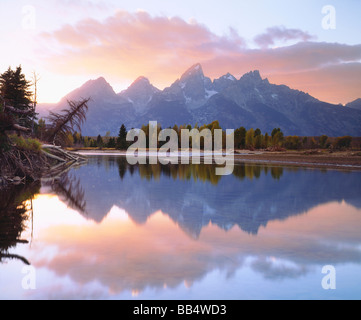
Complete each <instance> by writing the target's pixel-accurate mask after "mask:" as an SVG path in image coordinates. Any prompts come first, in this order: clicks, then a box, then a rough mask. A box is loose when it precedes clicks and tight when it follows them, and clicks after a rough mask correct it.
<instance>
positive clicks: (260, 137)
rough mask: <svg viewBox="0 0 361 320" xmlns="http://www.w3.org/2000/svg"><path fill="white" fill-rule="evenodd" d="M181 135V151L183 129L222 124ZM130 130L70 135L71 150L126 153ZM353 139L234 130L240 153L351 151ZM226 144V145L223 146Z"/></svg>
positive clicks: (147, 131)
mask: <svg viewBox="0 0 361 320" xmlns="http://www.w3.org/2000/svg"><path fill="white" fill-rule="evenodd" d="M169 129H173V130H174V131H175V132H176V133H177V134H178V138H179V141H178V147H179V148H181V131H182V130H183V129H187V130H192V129H197V130H199V131H200V132H201V131H202V130H203V129H209V130H210V131H211V133H212V135H213V132H214V130H215V129H222V128H221V126H220V124H219V122H218V121H213V122H212V123H210V124H204V125H203V126H201V127H199V126H198V124H196V125H194V126H192V125H190V124H188V125H180V126H178V125H174V126H173V127H169ZM141 130H143V131H144V132H145V135H146V137H147V147H149V141H150V139H151V137H150V136H149V135H150V128H149V124H147V125H143V126H142V127H141ZM161 130H162V127H161V126H160V125H158V127H157V130H156V131H154V132H155V133H156V134H157V135H159V132H160V131H161ZM127 133H128V130H127V129H126V126H125V125H124V124H122V125H121V127H120V129H119V134H118V136H117V137H112V136H110V132H108V133H107V134H106V135H105V136H101V135H98V136H97V137H96V138H95V137H88V136H85V137H83V136H82V135H81V134H80V133H79V132H75V133H74V134H72V135H70V136H69V139H68V140H69V142H70V144H69V145H68V146H69V147H73V146H76V147H85V148H109V149H118V150H126V149H127V148H128V147H129V146H130V145H131V144H132V143H133V142H129V141H127V140H126V137H127ZM225 136H226V133H225V131H223V138H224V139H225ZM352 141H353V138H352V137H351V136H344V137H338V138H332V137H328V136H326V135H322V136H321V137H302V136H285V135H284V133H283V132H282V130H281V129H280V128H274V129H273V130H272V132H271V133H270V134H269V133H267V132H266V133H264V134H263V133H262V131H261V129H259V128H257V129H253V128H251V129H248V130H247V129H246V128H245V127H240V128H237V129H236V130H234V146H235V149H236V150H261V149H262V150H269V151H282V150H284V149H287V150H302V149H331V150H332V149H336V150H342V149H349V148H350V147H351V146H352ZM157 143H158V144H157V147H158V148H160V147H161V146H162V145H163V144H164V143H166V142H162V141H158V142H157ZM223 145H225V143H224V144H223ZM189 146H190V148H192V138H190V141H189ZM203 146H204V141H203V140H202V138H201V148H203Z"/></svg>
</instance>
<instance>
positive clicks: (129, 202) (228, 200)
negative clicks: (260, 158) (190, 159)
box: [72, 157, 361, 238]
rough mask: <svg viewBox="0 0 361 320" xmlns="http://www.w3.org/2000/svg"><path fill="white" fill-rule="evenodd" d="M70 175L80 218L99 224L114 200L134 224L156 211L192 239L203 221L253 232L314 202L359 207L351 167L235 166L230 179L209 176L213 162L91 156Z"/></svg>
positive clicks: (357, 183)
mask: <svg viewBox="0 0 361 320" xmlns="http://www.w3.org/2000/svg"><path fill="white" fill-rule="evenodd" d="M117 169H118V170H117ZM116 170H117V171H118V176H116V175H115V172H116ZM72 179H73V180H74V179H76V180H77V181H78V182H77V188H78V189H77V192H78V193H79V187H80V188H81V189H82V190H81V193H82V195H83V198H82V199H81V202H83V203H84V205H83V210H78V211H80V212H81V213H82V214H83V215H84V216H85V217H86V218H87V219H92V220H94V221H96V222H99V223H100V222H101V221H102V220H103V219H104V218H105V216H106V215H107V213H108V212H109V211H110V210H111V208H112V207H113V206H114V205H116V206H117V207H119V208H122V209H124V210H125V211H126V212H127V213H128V214H129V215H130V217H131V218H132V220H134V221H135V222H137V223H139V224H142V223H145V222H146V221H147V219H148V218H149V217H150V216H151V215H152V214H153V213H154V212H157V211H158V210H161V211H162V212H165V213H167V214H168V215H169V217H170V218H171V219H172V220H174V221H175V222H177V223H178V224H179V226H180V227H181V228H182V229H183V230H184V231H186V232H187V233H188V234H189V235H190V236H192V237H193V238H197V237H198V236H199V234H200V232H201V230H202V227H204V226H206V225H208V224H209V222H212V223H214V224H216V225H218V226H219V227H220V228H222V229H225V230H229V229H231V228H232V227H233V226H234V225H238V226H239V227H240V228H241V229H242V230H243V231H245V232H247V233H250V234H257V232H258V230H259V228H260V227H261V226H266V225H267V223H268V221H271V220H283V219H286V218H287V217H289V216H293V215H298V214H302V213H306V212H307V211H308V210H310V209H311V208H313V207H315V206H317V205H320V204H324V203H328V202H332V201H342V200H345V201H346V202H347V203H349V204H351V205H353V206H355V207H357V208H360V207H361V198H360V197H359V194H360V193H359V192H360V190H361V180H360V174H359V173H355V172H354V173H348V172H341V171H326V170H323V171H322V170H309V169H302V168H298V169H297V168H283V167H280V166H271V167H270V166H265V165H257V164H244V163H242V164H238V165H236V166H235V169H234V172H233V175H232V176H216V175H215V167H214V166H213V165H181V164H179V165H168V166H164V165H160V164H156V165H140V166H131V165H129V164H128V163H127V161H126V158H125V157H94V158H91V159H90V163H89V164H88V166H85V167H81V168H79V169H78V170H76V171H73V172H72ZM75 209H77V208H76V207H75ZM78 209H79V208H78Z"/></svg>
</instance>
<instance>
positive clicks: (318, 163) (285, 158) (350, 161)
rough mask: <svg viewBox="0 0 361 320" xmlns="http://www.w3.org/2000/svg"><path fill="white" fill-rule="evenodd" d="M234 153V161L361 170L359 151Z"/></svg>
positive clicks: (360, 154)
mask: <svg viewBox="0 0 361 320" xmlns="http://www.w3.org/2000/svg"><path fill="white" fill-rule="evenodd" d="M243 152H244V151H239V153H237V151H236V153H235V160H236V161H243V162H256V163H265V164H270V163H271V164H279V165H286V166H297V167H313V168H328V169H349V170H361V152H360V151H356V152H353V151H342V152H341V151H339V152H333V153H329V152H328V151H321V150H303V151H284V152H249V153H246V154H245V153H243Z"/></svg>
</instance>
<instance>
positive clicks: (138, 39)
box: [41, 11, 361, 103]
mask: <svg viewBox="0 0 361 320" xmlns="http://www.w3.org/2000/svg"><path fill="white" fill-rule="evenodd" d="M310 39H311V36H310V35H308V34H307V33H306V32H303V31H301V30H296V29H286V28H280V27H275V28H270V29H268V30H267V31H266V33H265V34H263V35H260V36H259V37H258V41H259V43H263V44H264V47H263V48H261V49H249V48H247V46H246V42H245V40H244V39H243V38H242V37H241V36H240V35H239V34H238V32H237V31H236V30H234V29H230V31H229V33H228V34H226V35H222V36H220V35H217V34H215V33H213V32H212V31H211V30H209V29H208V28H207V27H206V26H204V25H202V24H200V23H198V22H197V21H192V22H187V21H185V20H183V19H181V18H179V17H172V18H168V17H164V16H158V17H152V16H151V15H149V14H148V13H146V12H137V13H129V12H126V11H118V12H117V13H116V14H114V15H113V16H110V17H108V18H107V19H106V20H104V21H102V22H100V21H97V20H94V19H86V20H82V21H80V22H79V23H77V24H76V25H65V26H63V27H62V28H61V29H59V30H56V31H54V32H48V33H43V34H42V35H41V40H46V41H48V43H49V47H48V50H46V49H45V50H43V54H45V56H44V58H45V60H46V61H47V62H48V67H49V68H50V69H52V70H53V71H55V72H60V73H65V74H74V73H84V72H86V73H88V74H100V75H104V76H105V77H112V78H113V79H114V78H115V77H117V78H121V79H129V80H131V79H135V78H137V77H138V76H140V75H144V76H147V77H149V78H150V80H151V81H152V82H153V83H154V84H155V85H156V86H158V87H160V88H162V87H165V86H168V85H170V84H171V83H172V82H173V81H174V80H175V79H176V78H178V77H179V76H180V75H181V74H182V73H183V72H184V70H186V69H187V68H188V67H189V66H190V65H193V64H195V63H198V62H199V63H202V64H203V66H204V70H205V73H206V74H207V75H208V76H210V77H213V78H216V77H219V76H221V75H223V74H225V73H226V72H231V73H233V74H235V75H236V76H241V75H242V74H244V73H245V72H248V71H250V70H254V69H258V70H260V71H261V73H262V74H263V75H267V76H272V75H277V78H278V79H279V80H280V79H282V81H283V83H284V84H287V85H290V86H295V87H296V88H297V86H296V85H297V84H298V81H297V76H296V75H297V74H299V75H300V77H301V76H302V77H301V78H302V81H303V82H305V81H306V82H307V80H305V79H307V77H308V79H309V80H310V82H309V83H310V85H309V86H308V87H307V86H306V88H305V91H310V92H314V94H315V95H316V97H318V96H317V90H316V89H317V86H315V85H312V83H313V76H314V74H315V73H317V74H319V78H320V79H321V78H322V79H326V84H327V83H330V81H329V79H327V77H326V75H327V74H328V73H327V72H326V70H328V69H329V68H330V67H331V66H333V67H337V68H338V70H340V71H341V72H339V73H338V74H337V75H338V77H337V78H336V80H335V81H333V83H334V84H333V86H332V87H330V91H331V90H333V87H335V86H341V87H344V86H345V85H344V83H345V81H346V80H347V79H348V77H349V75H350V74H354V70H350V68H349V67H347V64H349V63H354V64H356V65H359V64H360V61H361V45H345V44H338V43H323V42H310V41H306V40H310ZM276 40H301V42H299V43H297V44H294V45H292V46H284V47H279V48H275V49H271V48H267V46H268V45H270V44H272V43H273V42H274V41H276ZM50 45H51V48H50ZM54 47H56V48H57V50H55V52H56V53H54ZM44 52H45V53H44ZM356 70H359V68H356ZM288 75H289V76H290V77H289V78H288ZM301 78H300V79H301ZM326 84H325V85H326ZM357 86H358V88H360V87H361V75H359V76H358V77H357V79H356V87H357ZM338 92H339V93H340V94H339V96H336V95H334V97H333V98H332V101H331V100H330V99H328V100H327V101H330V102H336V103H338V102H348V101H350V100H351V98H354V97H357V95H359V90H356V89H354V86H352V90H338Z"/></svg>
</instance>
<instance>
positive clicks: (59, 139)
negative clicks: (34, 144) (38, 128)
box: [47, 98, 90, 145]
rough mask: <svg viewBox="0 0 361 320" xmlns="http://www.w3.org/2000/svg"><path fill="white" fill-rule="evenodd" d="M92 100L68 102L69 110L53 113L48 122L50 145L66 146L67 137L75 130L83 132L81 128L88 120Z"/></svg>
mask: <svg viewBox="0 0 361 320" xmlns="http://www.w3.org/2000/svg"><path fill="white" fill-rule="evenodd" d="M89 101H90V98H88V99H83V100H81V101H68V104H69V109H64V110H62V111H61V113H54V112H51V113H50V116H49V117H48V120H49V122H50V125H49V127H48V130H47V133H48V134H47V140H48V142H50V143H53V144H56V143H59V144H61V145H62V144H64V143H66V142H67V136H68V135H69V133H70V134H73V133H74V132H75V130H79V131H81V126H82V125H83V123H84V122H85V120H86V113H87V111H88V102H89Z"/></svg>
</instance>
